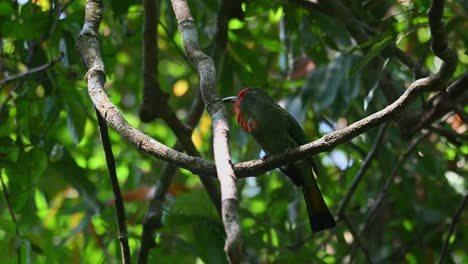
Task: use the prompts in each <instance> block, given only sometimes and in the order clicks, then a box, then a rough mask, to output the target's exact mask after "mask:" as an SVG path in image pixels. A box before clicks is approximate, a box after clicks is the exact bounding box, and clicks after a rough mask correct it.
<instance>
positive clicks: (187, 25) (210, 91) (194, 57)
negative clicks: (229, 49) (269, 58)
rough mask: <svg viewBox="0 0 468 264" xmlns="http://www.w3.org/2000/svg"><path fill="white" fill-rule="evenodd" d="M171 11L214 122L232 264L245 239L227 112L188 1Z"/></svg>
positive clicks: (176, 1) (181, 1) (227, 247)
mask: <svg viewBox="0 0 468 264" xmlns="http://www.w3.org/2000/svg"><path fill="white" fill-rule="evenodd" d="M171 3H172V8H173V10H174V13H175V15H176V19H177V21H178V26H179V31H180V33H181V35H182V43H183V46H184V50H185V53H186V56H187V57H188V59H189V60H190V61H191V62H192V64H193V65H195V66H196V68H197V70H198V74H199V75H200V89H201V92H202V96H203V100H204V102H205V107H206V109H207V110H208V113H209V114H210V116H211V119H212V126H213V150H214V157H215V162H216V172H217V175H218V179H219V181H220V184H221V208H222V218H223V224H224V230H225V232H226V236H227V237H226V242H225V246H224V250H225V252H226V254H227V256H228V259H229V261H230V263H240V262H241V259H242V237H241V232H240V224H239V215H238V214H239V213H238V195H237V187H236V176H235V175H234V170H233V168H232V164H231V158H230V155H229V146H228V135H229V127H228V121H227V118H226V108H225V107H224V105H223V103H222V101H221V100H220V99H219V98H218V96H217V95H216V90H215V86H216V71H215V67H214V63H213V60H212V59H211V58H210V57H209V56H207V55H206V54H205V53H204V52H203V51H202V50H201V49H200V47H199V45H198V35H197V30H196V27H195V22H194V20H193V18H192V14H191V12H190V9H189V7H188V4H187V2H186V1H185V0H172V1H171Z"/></svg>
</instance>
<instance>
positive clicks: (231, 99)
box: [223, 96, 239, 103]
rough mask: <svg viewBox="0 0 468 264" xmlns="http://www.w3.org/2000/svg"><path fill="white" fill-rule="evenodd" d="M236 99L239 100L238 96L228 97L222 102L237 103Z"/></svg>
mask: <svg viewBox="0 0 468 264" xmlns="http://www.w3.org/2000/svg"><path fill="white" fill-rule="evenodd" d="M237 99H239V96H229V97H225V98H223V102H225V103H234V102H235V101H237Z"/></svg>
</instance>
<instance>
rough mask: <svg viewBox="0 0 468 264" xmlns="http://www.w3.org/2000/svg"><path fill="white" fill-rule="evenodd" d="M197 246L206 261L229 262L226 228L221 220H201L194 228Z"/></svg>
mask: <svg viewBox="0 0 468 264" xmlns="http://www.w3.org/2000/svg"><path fill="white" fill-rule="evenodd" d="M193 235H194V238H195V241H196V243H195V246H196V247H197V249H198V254H199V256H200V257H201V258H202V260H203V261H204V262H205V263H221V264H222V263H227V258H226V254H225V253H224V230H223V226H222V225H221V224H220V222H213V221H209V220H202V221H199V222H198V223H197V224H196V225H195V226H194V228H193Z"/></svg>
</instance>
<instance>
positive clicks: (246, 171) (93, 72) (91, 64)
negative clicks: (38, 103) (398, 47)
mask: <svg viewBox="0 0 468 264" xmlns="http://www.w3.org/2000/svg"><path fill="white" fill-rule="evenodd" d="M87 27H89V26H87ZM87 32H92V31H89V30H88V31H87ZM86 34H90V33H86ZM91 40H92V41H91V42H89V43H88V42H84V43H82V44H80V43H78V44H77V45H78V48H79V49H80V50H81V52H82V54H83V60H84V62H85V65H87V68H88V73H87V78H88V91H89V94H90V96H91V99H92V101H93V103H94V105H95V106H96V108H97V109H98V110H99V111H100V112H101V114H102V115H103V117H104V118H105V119H106V121H107V122H108V123H109V125H110V126H111V127H112V128H113V129H114V130H116V131H117V133H119V134H120V135H121V136H122V137H123V138H125V139H127V140H128V141H129V142H130V143H132V144H134V145H135V146H136V147H137V148H138V149H140V150H141V151H143V152H146V153H148V154H150V155H152V156H154V157H156V158H158V159H161V160H164V161H167V162H170V163H172V164H174V165H175V166H178V167H182V168H184V169H187V170H189V171H191V172H192V173H194V174H199V175H210V176H216V168H215V165H214V164H213V163H212V162H209V161H206V160H204V159H201V158H198V157H193V156H189V155H186V154H184V153H181V152H179V151H176V150H174V149H172V148H169V147H167V146H165V145H164V144H161V143H160V142H158V141H156V140H154V139H153V138H151V137H150V136H148V135H146V134H144V133H142V132H141V131H139V130H137V129H136V128H134V127H132V126H131V125H130V124H129V123H128V122H127V121H126V120H125V119H124V118H123V116H122V114H121V113H120V111H119V110H118V109H117V107H116V106H115V105H114V104H112V102H111V101H110V100H109V97H108V96H107V95H106V93H105V91H104V89H103V84H104V76H105V74H104V65H103V64H102V58H101V56H100V52H99V43H98V41H97V39H95V40H93V38H91ZM434 41H441V40H436V39H434ZM436 55H437V56H439V57H440V58H441V59H442V60H443V61H444V63H443V64H442V67H441V68H440V70H439V72H438V73H437V74H436V75H434V76H430V77H426V78H422V79H418V80H416V81H415V82H413V83H412V84H411V85H410V86H409V87H408V88H407V89H406V90H405V92H404V93H403V94H402V95H401V96H400V97H399V98H398V99H397V100H396V101H395V102H393V103H392V104H390V105H388V106H387V107H385V108H384V109H382V110H380V111H378V112H376V113H374V114H372V115H370V116H367V117H365V118H363V119H361V120H359V121H356V122H354V123H353V124H350V125H349V126H347V127H345V128H343V129H340V130H337V131H334V132H331V133H329V134H327V135H324V136H323V137H321V138H319V139H318V140H316V141H313V142H310V143H308V144H305V145H302V146H299V147H297V148H295V149H291V150H288V151H286V152H284V153H281V154H275V155H271V156H268V157H267V158H265V159H256V160H251V161H246V162H241V163H237V164H235V165H234V172H235V174H236V176H237V178H242V177H249V176H256V175H260V174H263V173H265V172H267V171H269V170H272V169H275V168H277V167H280V166H283V165H286V164H289V163H291V162H295V161H298V160H300V159H304V158H305V157H307V156H309V155H314V154H317V153H320V152H326V151H331V150H332V149H333V148H335V147H336V146H338V145H340V144H342V143H344V142H346V141H349V140H351V139H352V138H354V137H356V136H358V135H360V134H363V133H365V132H366V131H367V130H369V129H371V128H373V127H376V126H378V125H380V124H383V123H385V122H387V121H389V120H392V119H393V118H395V117H396V116H397V115H398V113H400V112H401V111H402V110H404V109H405V107H406V106H407V105H409V104H410V103H411V102H413V101H414V100H415V99H416V98H417V97H418V96H419V95H421V94H422V93H424V92H429V91H434V90H442V89H445V87H446V85H445V83H446V82H447V80H448V79H449V78H450V77H451V76H452V74H453V72H454V70H455V67H456V64H457V56H456V54H455V52H454V51H453V50H451V49H449V48H446V51H444V52H441V51H438V52H437V54H436Z"/></svg>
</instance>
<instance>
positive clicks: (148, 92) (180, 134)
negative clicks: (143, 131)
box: [139, 0, 221, 213]
mask: <svg viewBox="0 0 468 264" xmlns="http://www.w3.org/2000/svg"><path fill="white" fill-rule="evenodd" d="M159 5H160V3H159V0H144V1H143V7H144V25H143V103H142V106H141V108H140V112H139V114H140V118H141V120H142V121H144V122H149V121H152V120H154V119H155V118H157V117H161V118H162V119H163V120H164V121H165V122H166V123H167V124H168V125H169V127H170V128H171V130H172V131H173V132H174V134H175V135H176V137H177V140H178V141H180V143H181V144H182V146H183V149H185V150H186V151H187V153H188V154H189V155H191V156H195V157H201V154H200V153H199V152H198V150H197V148H196V147H195V145H194V144H193V142H192V138H191V134H192V131H193V127H195V126H196V124H191V125H190V126H186V125H184V124H183V123H182V122H181V121H180V119H179V118H178V117H177V115H176V114H175V112H174V111H173V110H172V109H171V107H170V106H169V104H168V97H169V96H168V95H167V94H166V93H164V92H163V91H162V90H161V87H160V85H159V80H158V30H157V27H158V23H159ZM197 120H198V119H197ZM183 149H179V151H182V150H183ZM200 180H201V182H202V183H203V186H204V187H205V189H206V190H207V192H208V195H209V197H210V199H211V200H212V202H213V204H214V205H215V207H216V209H217V210H218V211H219V212H220V213H221V204H220V200H221V198H220V194H219V190H218V186H217V185H216V183H215V182H214V179H210V178H208V177H200Z"/></svg>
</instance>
